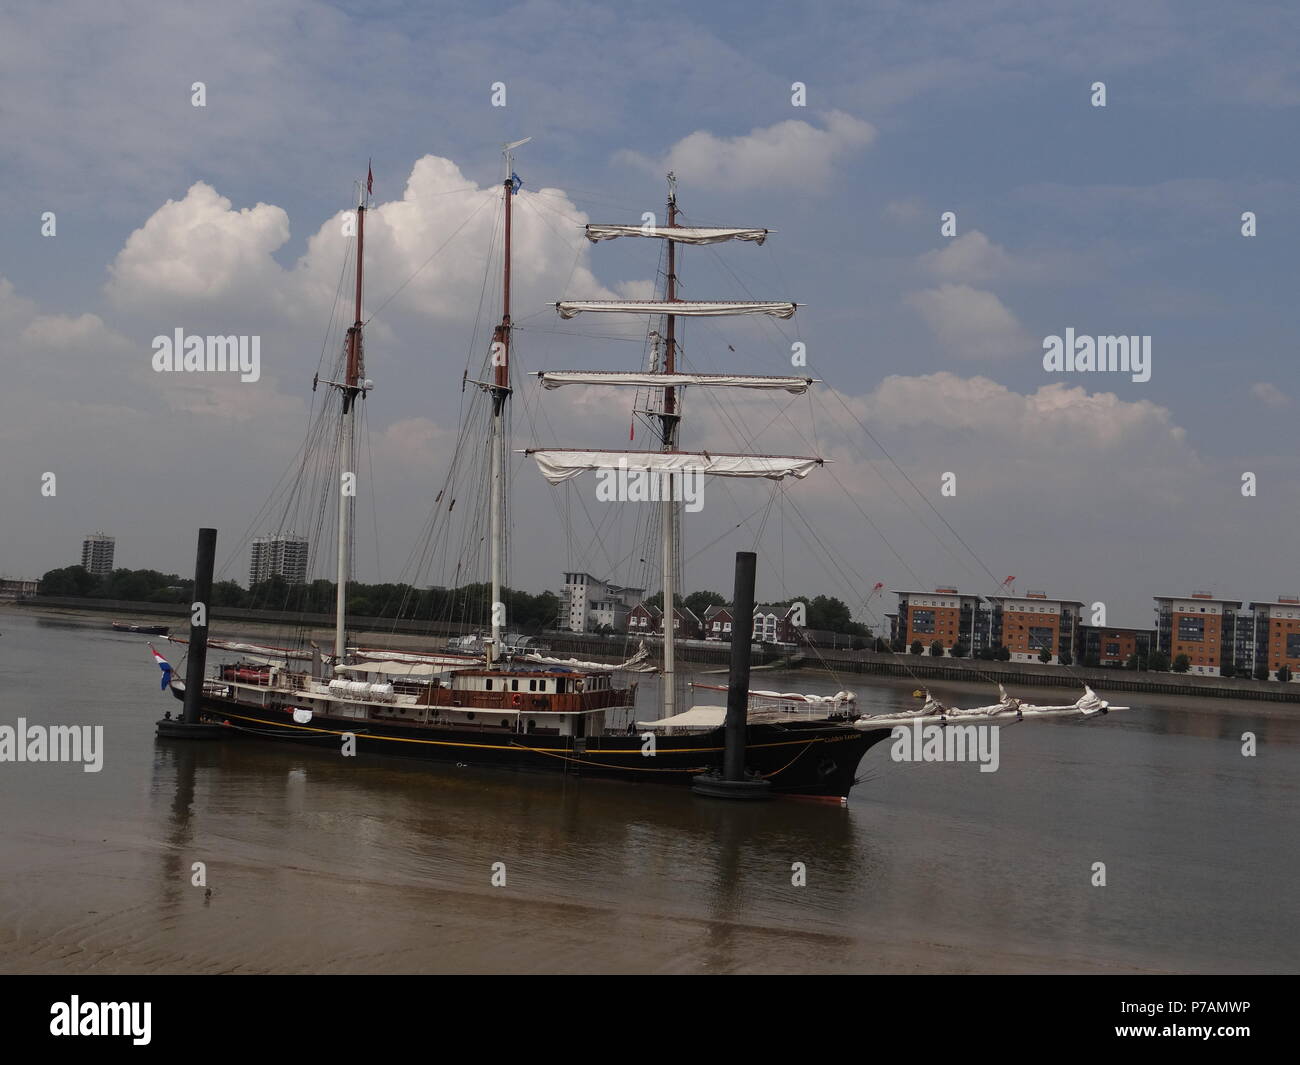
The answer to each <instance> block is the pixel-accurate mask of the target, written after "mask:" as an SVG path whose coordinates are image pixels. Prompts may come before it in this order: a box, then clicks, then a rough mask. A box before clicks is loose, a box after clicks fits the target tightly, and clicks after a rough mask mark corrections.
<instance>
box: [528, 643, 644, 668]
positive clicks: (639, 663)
mask: <svg viewBox="0 0 1300 1065" xmlns="http://www.w3.org/2000/svg"><path fill="white" fill-rule="evenodd" d="M524 661H526V662H538V663H541V664H543V665H556V666H567V667H568V668H570V669H583V670H590V671H593V672H595V671H600V672H604V673H615V672H624V673H653V672H655V670H656V668H657V667H656V666H655V665H654V664H653V663H652V662H651V661H650V651H649V650H648V649H647V648H646V645H645V643H644V641H643V642H642V643H641V645H640V647H638V648H637V652H636V654H634V655H633V656H632V657H631V658H629V659H627V660H625V661H623V662H613V663H611V662H583V661H580V660H579V659H577V658H552V657H550V656H549V655H543V654H536V653H531V654H526V655H524Z"/></svg>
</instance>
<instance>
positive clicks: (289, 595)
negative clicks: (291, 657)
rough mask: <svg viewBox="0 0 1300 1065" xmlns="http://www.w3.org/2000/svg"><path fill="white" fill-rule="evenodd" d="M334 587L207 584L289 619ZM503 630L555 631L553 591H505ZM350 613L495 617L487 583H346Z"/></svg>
mask: <svg viewBox="0 0 1300 1065" xmlns="http://www.w3.org/2000/svg"><path fill="white" fill-rule="evenodd" d="M193 586H194V582H193V581H192V580H188V579H185V578H182V577H179V576H177V575H176V574H175V573H159V572H158V571H157V570H151V569H138V570H131V569H115V570H113V571H112V572H111V573H108V574H105V575H104V576H102V577H97V576H95V575H94V574H92V573H88V572H87V571H86V570H85V569H84V568H83V567H81V566H65V567H63V568H62V569H52V570H50V571H49V572H48V573H46V574H45V576H43V577H42V578H41V590H40V594H41V595H43V596H73V597H77V598H82V599H122V600H126V601H128V602H134V603H188V602H190V598H191V594H192V589H193ZM335 590H336V586H335V584H334V582H333V581H325V580H320V581H312V582H311V583H309V584H289V583H288V582H287V581H285V580H284V579H283V578H281V577H278V576H276V577H272V578H271V579H270V580H268V581H262V582H260V583H258V584H255V585H253V586H252V587H251V588H244V586H243V585H241V584H240V583H239V582H238V581H216V582H214V583H213V585H212V598H211V602H210V603H209V605H210V606H213V607H223V606H224V607H238V608H243V609H248V610H282V611H286V612H288V613H301V614H332V613H333V612H334V602H335ZM502 598H503V601H504V602H505V606H506V624H507V627H508V628H509V629H510V631H512V632H526V633H531V634H534V635H535V634H537V633H539V632H541V631H542V630H543V629H549V628H554V627H555V624H556V620H557V618H558V617H559V613H560V599H559V596H557V595H556V594H555V593H554V592H542V593H540V594H538V595H532V594H530V593H528V592H523V591H518V590H516V589H512V588H506V589H503V593H502ZM347 606H348V613H349V614H353V615H356V616H358V617H372V618H393V619H397V618H399V617H400V618H402V619H405V620H415V621H451V622H458V623H461V624H467V625H482V626H485V627H486V626H487V625H488V624H489V623H490V621H491V617H492V586H491V585H490V584H489V583H487V582H485V581H484V582H478V583H475V584H466V585H463V586H462V587H460V588H419V589H417V588H412V587H411V586H410V585H405V584H361V583H351V582H350V583H349V584H348V604H347Z"/></svg>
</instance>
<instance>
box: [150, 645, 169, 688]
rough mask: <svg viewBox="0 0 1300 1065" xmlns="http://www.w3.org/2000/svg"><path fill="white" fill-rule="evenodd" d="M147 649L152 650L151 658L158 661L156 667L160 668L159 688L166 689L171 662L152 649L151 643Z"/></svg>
mask: <svg viewBox="0 0 1300 1065" xmlns="http://www.w3.org/2000/svg"><path fill="white" fill-rule="evenodd" d="M149 650H150V651H151V652H153V660H154V661H155V662H157V663H158V668H159V669H161V670H162V689H161V690H162V691H166V690H167V685H168V684H169V683H171V679H172V664H171V663H170V662H168V661H167V659H165V658H163V656H162V655H160V654H159V653H158V652H157V651H156V650H154V645H153V644H150V645H149Z"/></svg>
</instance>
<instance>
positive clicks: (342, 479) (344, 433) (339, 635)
mask: <svg viewBox="0 0 1300 1065" xmlns="http://www.w3.org/2000/svg"><path fill="white" fill-rule="evenodd" d="M373 180H374V179H373V175H372V174H371V173H369V172H368V173H367V175H366V189H365V191H361V190H360V189H359V188H358V193H357V290H356V318H355V320H354V321H353V323H352V327H351V328H350V329H349V330H348V338H347V351H348V359H347V369H346V372H345V373H344V377H343V381H342V382H341V383H339V382H332V383H333V384H335V387H337V388H338V389H339V391H340V392H341V393H342V394H343V422H342V426H341V429H340V432H339V557H338V580H337V590H336V593H335V600H334V659H335V661H334V664H335V667H336V668H337V667H338V666H341V665H342V664H343V658H344V655H345V653H346V652H347V602H348V571H349V568H350V563H351V561H352V502H353V499H354V498H355V496H354V494H353V492H349V491H347V490H346V489H347V488H348V487H353V488H354V486H355V484H356V480H355V478H353V477H352V474H353V470H352V437H353V414H354V410H355V408H356V401H357V397H358V396H360V395H361V394H362V393H363V392H364V391H365V390H366V387H367V386H368V385H369V382H365V381H363V379H362V372H363V367H364V360H363V354H362V346H361V269H362V260H363V258H364V250H365V244H366V197H367V196H368V195H369V192H370V187H371V183H372V181H373ZM349 479H350V480H349ZM354 491H355V488H354Z"/></svg>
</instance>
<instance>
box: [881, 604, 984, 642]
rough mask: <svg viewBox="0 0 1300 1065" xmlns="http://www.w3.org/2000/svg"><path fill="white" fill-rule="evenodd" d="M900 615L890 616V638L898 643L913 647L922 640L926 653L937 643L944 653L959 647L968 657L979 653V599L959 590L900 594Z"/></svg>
mask: <svg viewBox="0 0 1300 1065" xmlns="http://www.w3.org/2000/svg"><path fill="white" fill-rule="evenodd" d="M893 594H894V595H896V596H898V614H897V615H896V616H895V615H892V614H891V615H889V619H890V636H891V639H892V640H893V641H894V642H895V643H898V642H900V641H901V642H902V643H903V644H904V646H905V647H910V646H911V645H912V643H913V641H915V640H920V641H921V643H922V644H923V645H924V647H925V649H926V652H927V653H928V652H929V650H930V645H931V644H933V643H934V641H935V640H938V641H939V642H940V643H941V644H943V648H944V651H945V652H948V653H951V651H952V647H953V644H957V643H960V644H961V645H962V646H963V647H965V648H966V654H967V656H969V655H970V654H971V653H972V652H973V651H976V650H978V649H979V648H980V647H981V646H982V644H981V643H980V642H979V634H978V632H977V621H978V618H979V615H980V613H981V612H982V611H981V607H980V597H979V596H978V595H962V594H961V593H960V592H959V591H957V589H956V588H948V587H944V588H936V589H935V590H934V591H933V592H900V591H894V593H893Z"/></svg>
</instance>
